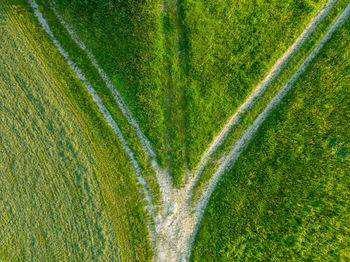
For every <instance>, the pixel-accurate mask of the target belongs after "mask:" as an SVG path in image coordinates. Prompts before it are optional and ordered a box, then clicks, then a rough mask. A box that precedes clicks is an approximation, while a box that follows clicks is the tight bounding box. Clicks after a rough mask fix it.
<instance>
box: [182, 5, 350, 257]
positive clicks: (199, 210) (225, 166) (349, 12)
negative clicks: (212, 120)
mask: <svg viewBox="0 0 350 262" xmlns="http://www.w3.org/2000/svg"><path fill="white" fill-rule="evenodd" d="M349 16H350V4H348V6H347V7H346V9H345V10H344V11H343V12H342V13H341V14H340V15H339V16H338V18H337V19H336V20H335V21H334V23H333V24H332V25H331V26H330V28H329V29H328V31H327V32H326V33H325V35H324V36H323V38H322V39H321V41H320V42H319V43H318V44H317V46H316V47H315V48H314V49H313V50H312V52H311V53H310V54H309V55H308V56H307V58H306V59H305V60H304V61H303V63H302V64H301V65H300V66H299V68H298V69H297V70H296V71H295V73H294V74H293V76H292V77H291V78H290V79H289V80H288V81H287V82H286V83H285V85H284V86H283V87H281V89H280V91H279V92H278V94H277V95H276V96H275V97H274V98H273V99H272V100H271V102H270V103H269V104H268V105H267V107H266V108H265V109H264V111H263V112H262V113H261V114H260V115H259V116H258V117H257V119H256V120H255V121H254V123H253V124H252V125H251V126H249V128H248V129H247V130H246V131H245V133H244V134H243V135H242V136H241V137H240V138H239V139H238V140H237V142H236V143H235V145H234V146H233V148H232V149H231V151H230V153H229V154H228V155H227V157H226V158H225V160H224V161H223V163H222V164H221V165H220V167H219V168H218V169H217V171H216V172H215V174H214V176H213V177H212V179H211V180H210V183H209V186H208V187H207V189H206V191H205V193H204V194H203V196H202V197H201V199H200V200H199V202H198V204H197V207H196V211H195V216H194V217H195V219H194V223H195V226H194V228H193V233H192V236H191V239H190V240H189V242H188V245H187V246H188V249H187V251H186V252H185V253H186V254H187V257H189V256H190V254H191V248H192V244H193V241H194V238H195V236H196V233H197V230H198V226H199V223H200V221H201V219H202V217H203V214H204V211H205V208H206V206H207V204H208V202H209V199H210V196H211V194H212V193H213V191H214V189H215V187H216V185H217V183H218V181H219V180H220V178H221V176H222V175H223V174H224V173H225V171H227V170H229V169H230V168H232V166H233V165H234V163H235V162H236V161H237V159H238V157H239V156H240V155H241V153H242V152H243V151H244V150H245V148H246V147H247V145H248V144H249V143H250V141H251V140H252V139H253V137H254V135H255V134H256V132H257V131H258V129H259V127H260V126H261V124H262V123H263V122H264V121H265V120H266V118H267V117H268V116H269V115H270V114H271V113H272V111H273V110H274V109H275V108H276V107H277V106H278V105H279V104H280V103H281V101H282V99H283V98H284V97H285V96H286V94H287V93H288V92H289V91H290V90H291V88H292V87H293V85H294V84H295V82H296V81H297V80H298V78H299V76H300V75H301V74H302V73H304V72H305V70H306V68H307V67H308V66H309V65H310V63H311V62H312V60H313V59H314V58H315V57H316V55H317V54H318V53H319V51H320V50H321V48H322V47H323V46H324V44H325V43H326V42H327V41H328V40H329V39H330V37H331V36H332V34H333V33H334V32H335V31H336V30H337V29H338V28H339V27H340V26H342V25H343V24H344V23H345V21H346V20H347V19H348V18H349ZM191 227H192V225H191Z"/></svg>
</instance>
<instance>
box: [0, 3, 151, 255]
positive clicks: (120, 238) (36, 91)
mask: <svg viewBox="0 0 350 262" xmlns="http://www.w3.org/2000/svg"><path fill="white" fill-rule="evenodd" d="M0 28H1V30H0V43H1V45H0V90H1V91H0V123H1V124H0V188H1V190H0V210H1V212H0V260H36V261H38V260H39V261H42V260H45V261H46V260H59V261H77V260H80V261H89V260H90V261H91V260H104V261H106V260H122V261H135V260H139V261H147V260H150V258H151V256H152V251H151V247H150V243H149V241H148V231H147V226H146V219H147V218H146V215H145V213H144V211H143V208H142V203H141V195H140V193H139V191H138V189H137V185H136V182H135V180H134V178H133V176H132V170H131V167H130V166H129V164H128V157H127V155H126V153H125V152H124V151H123V150H122V148H121V146H120V143H119V140H118V138H117V137H116V136H115V135H114V134H113V131H112V130H111V129H110V128H109V126H108V124H107V123H106V122H105V121H104V119H103V116H102V114H101V113H99V112H98V108H97V106H96V105H95V104H94V103H93V101H92V99H91V97H90V96H89V94H88V92H87V90H85V88H84V86H83V85H82V83H81V82H79V80H78V79H77V78H76V77H75V76H74V73H73V72H72V71H70V69H69V67H68V66H67V65H66V63H65V61H64V60H63V58H62V57H61V56H60V55H59V54H58V51H57V50H56V49H55V48H54V45H53V44H52V43H51V42H50V41H49V39H48V36H46V34H45V33H44V31H43V30H42V29H41V27H40V25H39V24H38V23H37V22H36V19H35V18H34V15H33V13H32V10H31V9H30V8H29V7H28V5H27V4H26V3H25V2H24V1H20V0H15V1H1V3H0Z"/></svg>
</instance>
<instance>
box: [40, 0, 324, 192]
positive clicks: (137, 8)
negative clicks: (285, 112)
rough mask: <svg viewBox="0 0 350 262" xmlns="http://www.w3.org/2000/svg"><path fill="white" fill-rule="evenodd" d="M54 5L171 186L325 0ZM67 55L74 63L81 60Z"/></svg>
mask: <svg viewBox="0 0 350 262" xmlns="http://www.w3.org/2000/svg"><path fill="white" fill-rule="evenodd" d="M41 2H42V4H43V7H45V8H43V12H44V15H46V16H47V17H48V18H50V19H48V20H49V23H50V22H51V25H52V27H53V28H54V30H56V31H54V32H56V33H57V35H63V33H62V29H59V28H58V27H56V29H55V24H57V22H55V21H54V18H53V17H52V14H51V15H50V11H49V10H48V0H42V1H41ZM55 2H56V3H57V4H58V6H59V7H60V9H61V11H62V12H63V13H64V15H65V17H66V20H68V21H69V22H70V23H71V24H73V25H74V26H75V28H76V30H77V32H78V33H79V35H80V36H81V37H82V38H83V39H84V40H85V41H86V43H87V45H88V46H89V48H90V49H91V50H92V51H93V53H94V54H95V55H96V58H97V60H98V62H99V63H100V64H101V66H102V67H103V68H104V69H105V70H106V72H107V73H108V74H109V75H110V76H111V78H112V79H113V82H114V85H115V86H116V88H117V89H118V90H119V91H120V93H121V94H122V96H123V98H124V99H125V101H126V103H127V104H128V106H129V107H130V109H131V111H132V113H133V115H134V116H135V117H136V119H137V120H138V122H139V124H140V125H141V127H142V129H143V131H144V132H145V134H146V135H147V136H148V137H149V139H150V140H151V142H152V143H153V144H154V146H155V148H156V151H157V153H158V156H159V157H158V160H159V161H160V162H161V164H162V165H163V166H169V167H170V173H171V174H172V175H173V177H174V182H175V184H176V185H180V184H181V176H182V175H183V173H184V172H185V170H186V167H189V169H192V168H193V167H194V166H195V165H196V163H198V160H199V158H200V155H201V153H202V152H203V151H204V150H205V148H206V146H207V145H208V143H209V142H210V141H211V139H212V138H213V136H214V135H216V133H217V132H218V131H219V130H220V128H221V127H222V126H223V124H224V123H225V121H226V120H227V118H228V117H229V116H230V115H231V114H232V113H233V112H234V110H235V109H236V108H237V106H239V104H240V103H241V102H242V101H243V100H244V99H245V97H246V96H247V95H248V93H249V92H250V91H251V90H252V88H253V87H254V86H255V85H256V84H257V83H258V82H259V80H260V79H261V77H262V76H264V74H266V72H267V71H268V69H269V68H270V67H271V66H272V64H273V63H274V62H275V61H276V59H277V58H278V57H279V56H280V55H281V54H282V53H283V52H284V51H285V50H286V48H287V47H288V46H289V45H291V43H292V42H293V41H294V40H295V39H296V37H297V36H298V35H299V34H300V33H301V31H302V30H303V29H304V27H305V25H306V24H307V23H308V22H309V20H310V18H311V17H312V16H313V15H314V14H315V12H316V11H317V10H318V9H319V8H320V7H321V6H322V4H323V3H325V2H326V1H294V0H288V1H283V2H280V1H272V2H269V3H267V2H257V3H254V4H252V3H248V2H237V1H205V2H204V1H203V2H202V1H190V0H182V1H174V0H170V1H166V3H167V4H165V5H164V8H163V9H164V10H163V9H162V2H161V1H156V0H149V1H141V2H137V3H135V2H132V1H119V2H113V1H85V2H83V1H63V0H60V1H59V0H57V1H55ZM227 14H230V16H229V17H228V16H227ZM110 21H113V23H111V22H110ZM242 21H244V22H242ZM276 28H278V30H276ZM252 36H254V37H252ZM281 36H283V37H281ZM62 40H63V41H61V42H67V45H68V46H71V45H69V40H67V38H66V37H64V38H63V39H62ZM74 53H76V52H72V56H73V59H74V56H75V57H76V59H75V61H77V60H80V59H82V58H81V57H82V56H80V55H74ZM248 61H249V62H248Z"/></svg>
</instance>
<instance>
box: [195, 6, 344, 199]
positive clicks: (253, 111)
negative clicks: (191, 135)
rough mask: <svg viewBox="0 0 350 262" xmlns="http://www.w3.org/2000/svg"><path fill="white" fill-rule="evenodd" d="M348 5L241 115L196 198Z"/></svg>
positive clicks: (206, 171) (335, 9)
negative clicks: (246, 131) (224, 159)
mask: <svg viewBox="0 0 350 262" xmlns="http://www.w3.org/2000/svg"><path fill="white" fill-rule="evenodd" d="M347 5H348V1H347V0H339V1H338V2H337V3H336V4H335V5H334V6H333V8H332V10H331V11H330V13H329V14H328V15H327V16H326V17H325V19H324V20H323V21H322V23H321V24H320V25H319V26H318V27H317V29H316V30H315V31H314V32H313V33H312V35H311V37H310V38H309V39H308V40H307V42H306V43H305V44H304V45H303V46H302V47H301V48H300V50H299V51H298V52H297V54H296V55H295V56H294V57H293V58H292V59H291V61H289V63H288V64H287V66H286V67H285V68H284V69H283V71H282V73H281V74H280V75H279V76H278V77H277V79H276V80H275V81H274V82H273V83H272V84H270V85H269V86H268V87H267V90H266V92H265V93H264V94H263V95H262V96H261V98H260V99H259V100H258V101H257V102H256V103H255V104H254V106H253V107H252V108H250V109H249V110H247V111H246V112H245V113H243V114H242V115H241V117H240V120H239V123H238V124H237V125H235V126H234V127H233V128H232V129H231V131H230V133H229V134H228V137H227V139H226V140H225V142H224V143H223V144H222V145H221V146H220V147H219V148H218V150H217V151H216V152H215V153H214V154H213V155H212V157H211V160H210V163H209V164H208V165H207V166H206V167H205V169H204V171H203V173H202V175H201V177H200V179H199V182H198V184H197V186H196V187H195V192H194V198H195V199H196V198H198V197H199V196H200V193H201V192H202V189H203V188H204V187H205V186H206V185H207V183H208V181H209V179H210V178H211V176H212V175H213V173H214V172H215V170H216V169H217V168H218V166H219V165H220V159H222V158H223V157H224V156H225V155H226V153H228V152H229V150H230V149H231V148H232V147H233V145H234V144H235V142H236V140H237V139H238V138H239V137H240V136H241V135H242V134H243V133H244V131H245V130H247V128H248V127H249V126H250V125H251V124H252V123H253V121H254V120H255V119H256V118H257V117H258V116H259V114H260V113H261V112H262V111H263V110H264V109H265V107H266V106H267V105H268V104H269V103H270V101H271V100H272V98H273V97H274V96H275V95H276V94H277V93H278V91H279V90H280V88H281V87H282V86H283V85H284V84H285V82H286V81H287V80H288V79H289V78H291V76H292V75H293V74H294V72H295V71H296V70H297V69H298V67H299V66H300V64H301V63H302V62H303V61H304V59H305V58H306V57H307V56H308V55H309V54H310V52H311V51H312V50H313V49H314V48H315V47H316V46H317V44H318V43H319V41H320V40H321V39H322V37H323V36H324V34H325V33H326V32H327V30H328V29H329V27H330V26H331V25H332V23H333V22H334V21H335V20H336V18H337V17H338V16H339V14H340V13H342V12H343V11H344V10H345V8H346V7H347Z"/></svg>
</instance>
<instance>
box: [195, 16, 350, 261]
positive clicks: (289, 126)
mask: <svg viewBox="0 0 350 262" xmlns="http://www.w3.org/2000/svg"><path fill="white" fill-rule="evenodd" d="M349 47H350V21H348V22H347V23H346V24H345V25H344V26H343V27H342V28H341V30H339V31H338V32H336V34H335V35H334V37H333V38H332V39H331V40H330V41H329V42H328V43H327V44H326V46H325V47H324V48H323V49H322V50H321V52H320V54H319V55H318V57H317V58H316V60H315V62H314V63H313V64H312V65H311V66H310V68H308V70H307V71H306V72H305V73H304V74H303V75H302V77H301V78H300V79H299V80H298V82H297V84H296V85H295V87H294V88H293V89H292V91H291V92H290V93H289V94H288V95H287V97H286V98H285V100H284V101H283V102H282V104H281V105H280V106H279V107H278V109H277V110H275V112H274V113H273V114H272V115H271V116H270V117H269V118H268V120H267V121H266V122H265V123H264V124H263V126H262V127H261V128H260V130H259V132H258V135H257V136H256V137H255V139H254V140H253V142H252V143H251V145H250V146H248V149H247V150H246V152H244V153H243V154H242V156H241V157H240V159H239V160H238V161H237V162H236V164H235V165H234V167H233V169H232V170H231V171H230V172H229V173H228V174H227V175H226V176H225V177H224V178H223V179H222V181H221V182H220V183H219V185H218V187H217V188H216V190H215V192H214V194H213V196H212V198H211V201H210V204H209V206H208V208H207V211H206V214H205V216H204V219H203V221H202V224H201V226H200V229H199V232H198V235H197V238H196V243H195V246H194V249H193V253H192V261H204V260H203V258H205V261H215V260H218V261H247V260H284V261H285V260H297V261H305V260H306V261H320V260H321V261H347V260H349V259H350V249H349V242H350V239H349V233H350V228H349V225H348V221H349V219H350V209H349V201H350V195H349V190H348V188H349V186H350V183H349V181H350V180H349V177H348V170H350V164H349V150H350V144H349V143H350V136H349V132H348V130H349V128H350V126H349V123H350V119H349V115H350V107H349V106H350V104H349V100H350V92H349V91H350V79H349V75H350V64H349V61H350V59H349V58H350V51H349V50H350V48H349Z"/></svg>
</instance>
